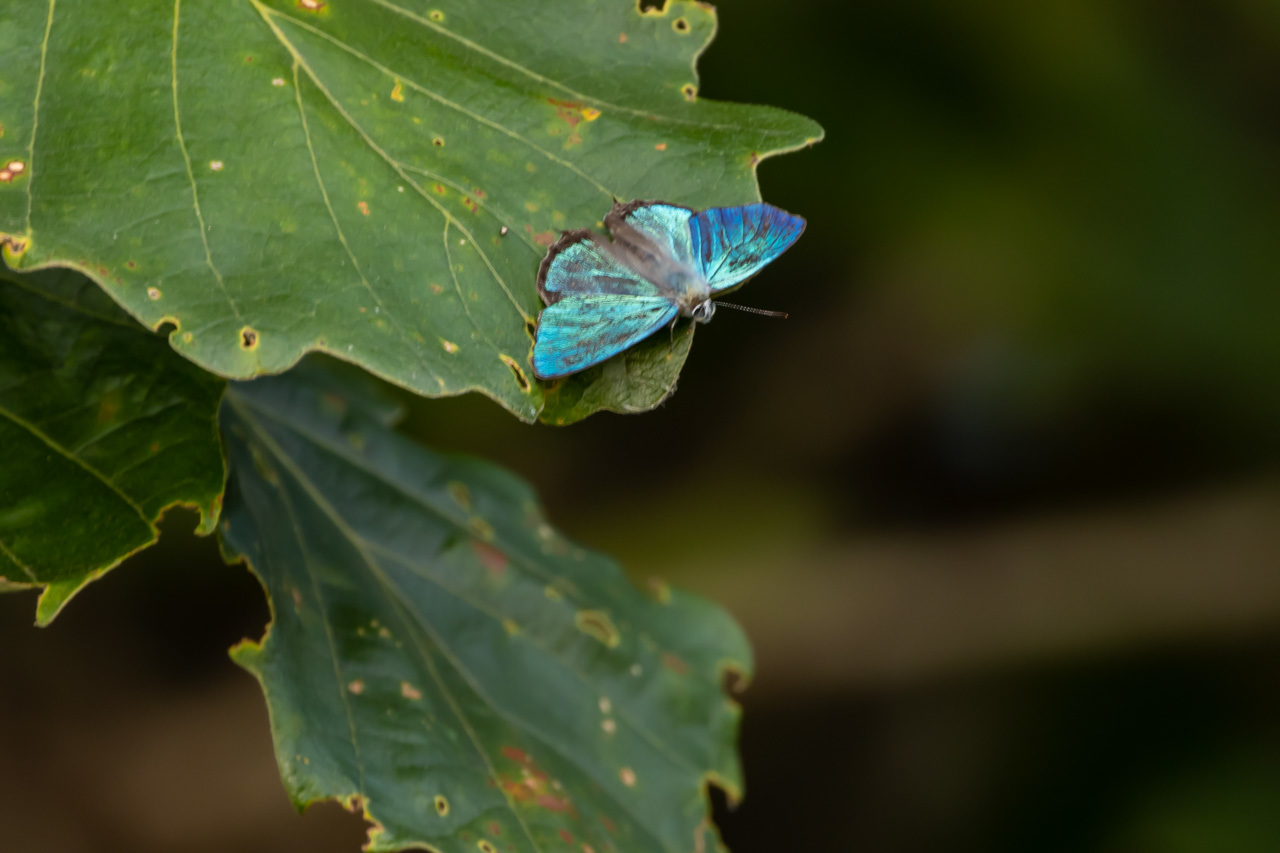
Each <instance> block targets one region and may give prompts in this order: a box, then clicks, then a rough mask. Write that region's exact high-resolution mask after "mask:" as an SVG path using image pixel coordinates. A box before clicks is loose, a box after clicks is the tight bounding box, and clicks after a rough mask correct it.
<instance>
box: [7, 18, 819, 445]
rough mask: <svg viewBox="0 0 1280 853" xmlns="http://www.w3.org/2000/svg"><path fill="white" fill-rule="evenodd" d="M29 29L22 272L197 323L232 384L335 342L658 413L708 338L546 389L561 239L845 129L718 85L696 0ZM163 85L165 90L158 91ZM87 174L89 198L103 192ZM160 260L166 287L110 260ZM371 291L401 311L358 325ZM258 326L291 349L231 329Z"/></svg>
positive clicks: (202, 341)
mask: <svg viewBox="0 0 1280 853" xmlns="http://www.w3.org/2000/svg"><path fill="white" fill-rule="evenodd" d="M356 10H358V13H356ZM29 23H30V22H29V21H26V20H25V15H24V13H23V7H22V5H21V4H16V5H15V4H8V5H7V6H3V7H2V8H0V31H4V32H10V33H12V34H14V37H13V38H14V42H13V44H12V45H10V46H9V47H11V48H12V49H11V50H9V51H8V53H7V58H8V59H11V62H10V63H9V64H8V65H7V66H6V81H9V84H10V85H9V87H8V88H5V89H3V90H0V110H5V109H13V110H18V111H19V114H23V115H31V113H30V112H26V111H30V110H31V109H32V105H33V103H34V101H35V98H34V96H35V94H36V88H37V86H39V88H40V90H41V92H42V96H43V97H44V98H45V99H46V100H48V99H56V100H57V102H58V103H57V108H56V109H47V110H46V109H41V110H40V111H39V133H38V134H37V133H36V128H35V127H34V122H28V121H27V120H26V119H22V120H21V121H22V122H23V123H21V124H11V123H9V122H8V121H6V123H7V124H9V125H10V127H9V130H8V131H7V133H6V136H5V137H4V143H5V144H6V145H8V144H9V143H11V142H12V143H13V144H14V145H15V146H16V147H15V149H14V151H15V152H17V151H23V150H30V151H31V152H32V155H31V156H29V157H28V156H24V155H18V154H16V153H12V154H11V153H9V152H4V153H3V154H0V191H3V192H8V191H11V190H16V189H17V185H18V184H22V185H24V187H25V189H27V190H29V198H26V197H24V198H23V199H22V200H21V204H19V205H17V206H16V207H13V208H12V210H10V208H6V207H5V205H3V204H0V234H3V235H8V236H5V237H2V238H0V239H2V240H3V241H4V242H5V244H6V248H5V256H6V257H7V258H9V259H10V260H11V261H12V262H13V263H16V264H21V265H26V266H28V267H35V266H49V265H58V264H67V265H76V266H78V267H80V268H83V269H85V270H89V271H91V274H92V277H93V278H94V279H95V280H96V281H97V282H98V284H99V285H100V286H102V287H104V288H106V289H108V290H109V291H110V293H111V296H112V298H113V299H115V300H116V301H117V302H118V303H120V304H121V305H123V306H125V308H126V309H127V310H128V311H129V312H131V313H132V314H133V315H134V316H135V317H137V318H138V319H139V320H140V321H141V322H142V323H143V324H144V325H146V326H148V327H150V328H155V327H156V326H157V324H158V323H159V322H161V320H162V318H163V317H170V318H172V319H173V321H174V323H175V324H176V325H178V326H180V327H181V328H182V329H184V330H192V335H191V337H190V338H189V339H188V338H187V337H186V336H185V335H186V334H187V332H184V333H182V335H183V336H182V337H180V338H178V339H177V340H175V341H174V342H175V343H177V344H179V345H181V348H182V351H183V355H184V356H186V357H188V358H189V359H191V360H193V361H195V362H196V363H197V364H200V365H202V366H203V367H205V368H206V369H209V370H211V371H213V372H215V373H218V374H220V375H224V376H230V377H239V378H245V377H249V376H254V375H259V374H261V373H264V372H266V373H270V372H278V371H282V370H285V369H287V368H288V367H290V366H291V365H292V364H294V363H295V362H296V361H297V359H298V358H299V357H300V356H302V355H303V354H304V353H306V352H307V351H309V350H312V349H317V348H321V349H324V350H327V351H329V352H332V353H335V354H338V355H340V356H341V357H343V358H345V359H348V360H350V361H354V362H356V363H358V364H360V365H362V366H364V367H366V368H368V369H370V370H372V371H373V372H375V373H377V374H378V375H381V376H384V377H386V378H388V379H390V380H391V381H393V382H395V383H397V384H399V385H402V386H404V387H406V388H409V389H411V390H413V391H415V392H417V393H420V394H424V395H429V396H437V395H451V394H459V393H463V392H467V391H479V392H481V393H484V394H487V395H488V396H490V397H492V398H494V399H495V400H497V401H498V402H499V403H501V404H502V405H504V406H506V407H507V408H508V409H510V410H511V411H512V412H513V413H515V414H516V415H518V416H519V417H521V418H523V419H525V420H534V419H536V418H542V419H543V420H546V421H548V422H553V423H556V422H565V423H567V422H571V421H573V420H577V419H579V418H581V417H585V416H586V415H588V414H590V413H591V412H593V411H598V410H601V409H607V410H613V411H641V410H644V409H647V408H651V407H653V406H654V405H656V404H657V403H658V402H660V401H661V400H662V399H663V398H664V397H665V396H666V395H667V394H668V393H670V391H671V389H672V388H673V387H674V385H675V380H676V377H677V375H678V373H679V370H680V368H681V365H682V363H683V358H684V353H685V352H686V351H687V348H684V349H677V350H675V351H669V350H663V349H662V348H659V347H639V348H636V349H634V350H633V351H632V352H631V353H630V354H629V355H628V357H627V358H626V359H624V360H623V361H622V362H621V363H620V364H619V365H618V366H617V367H614V368H611V369H608V370H601V371H598V372H584V373H583V374H581V375H578V376H575V377H574V378H573V379H571V380H568V381H567V382H566V383H565V385H566V386H567V387H563V388H559V389H557V390H556V392H555V393H554V394H552V395H550V397H549V396H548V394H547V393H546V389H544V388H542V387H541V386H540V385H538V383H535V382H532V381H531V379H532V365H531V363H530V361H529V354H528V342H527V335H526V333H525V323H526V322H527V320H528V319H529V318H531V317H534V316H536V314H537V312H538V310H539V308H540V306H539V300H538V296H537V293H536V289H535V285H534V272H535V271H536V269H537V265H538V262H539V260H540V258H541V256H542V254H544V252H545V248H546V247H547V246H549V245H551V244H552V243H553V242H554V241H555V239H556V236H557V234H558V232H559V231H560V230H562V229H565V228H570V227H574V226H575V225H579V224H580V225H591V224H592V223H594V222H596V221H597V220H598V217H599V211H600V209H601V207H602V205H607V204H608V203H609V201H610V200H611V199H612V198H613V197H615V196H617V197H628V198H655V197H661V198H669V199H671V200H673V201H675V202H677V203H680V204H688V205H691V206H694V207H698V208H705V207H708V206H713V205H737V204H743V203H747V202H751V201H754V200H756V199H757V198H758V190H757V185H756V180H755V174H754V169H753V167H752V165H751V163H750V162H749V153H750V152H758V153H759V155H760V156H761V157H764V156H768V155H770V154H775V153H779V152H783V151H788V150H793V149H795V148H797V147H800V146H802V145H805V144H808V143H810V142H812V141H814V140H816V139H817V138H818V137H819V136H820V135H821V131H820V129H818V128H817V126H816V125H814V124H813V123H812V122H810V121H808V120H806V119H803V118H801V117H799V116H795V115H793V114H790V113H786V112H784V111H782V110H778V109H772V108H767V107H754V106H741V105H729V104H720V103H716V102H713V101H708V100H706V99H704V98H701V97H698V96H697V86H698V81H697V78H696V75H695V74H693V73H692V72H691V68H692V66H693V64H694V61H695V60H696V57H697V55H698V54H699V53H700V52H701V51H702V50H703V49H704V48H705V47H706V45H707V42H708V41H709V40H710V38H711V35H712V33H713V31H714V28H715V13H714V11H713V10H711V8H710V7H709V6H707V5H706V4H702V3H697V2H693V0H670V2H667V3H665V4H662V5H661V6H660V7H658V8H652V7H643V8H642V7H641V6H640V5H639V4H637V3H636V2H634V0H597V2H593V3H582V2H581V0H542V2H539V3H538V4H536V6H532V5H530V4H528V3H527V2H525V0H488V2H486V3H484V4H479V3H473V4H454V5H449V6H446V7H442V8H434V7H430V6H428V7H425V8H423V7H406V6H404V5H403V4H395V3H389V2H381V0H379V2H371V3H363V4H359V5H358V6H357V5H356V4H346V3H333V2H325V0H254V1H253V2H251V3H248V4H222V3H215V4H198V3H186V4H180V5H179V6H176V7H172V8H166V9H158V8H157V9H150V10H147V9H144V10H141V11H140V12H139V13H138V16H134V17H132V18H128V17H121V16H120V15H118V14H117V13H114V12H113V10H112V8H111V7H110V5H109V4H98V5H93V4H91V5H89V6H87V7H86V8H84V9H81V10H78V11H77V14H76V15H66V16H56V15H55V16H54V20H53V21H52V23H51V24H50V25H49V26H48V27H44V28H42V27H31V26H29ZM47 23H48V22H47ZM46 31H47V32H46ZM392 32H394V33H396V38H395V39H392V40H388V39H387V38H386V37H385V35H386V34H387V33H392ZM46 34H47V36H48V37H47V38H45V36H46ZM86 56H91V57H93V59H94V62H93V63H92V65H91V67H86V65H85V61H86V60H85V57H86ZM602 68H607V69H608V70H609V73H608V74H601V73H600V70H601V69H602ZM157 74H163V75H164V76H165V77H166V79H167V81H168V83H169V89H171V91H170V92H166V94H167V95H169V97H167V98H152V97H150V95H149V93H151V92H153V90H154V81H155V78H156V75H157ZM210 81H217V82H216V84H211V83H210ZM6 93H8V94H6ZM122 98H123V99H125V100H128V101H129V102H130V103H131V104H133V105H134V108H133V109H131V110H129V111H123V112H122V111H120V110H119V109H117V107H116V106H115V105H117V104H118V103H119V101H120V99H122ZM6 119H8V116H7V115H6ZM86 126H90V127H94V128H98V129H99V131H98V132H96V133H95V134H94V136H93V138H91V139H84V140H82V141H83V142H84V143H85V144H82V145H74V146H68V145H59V144H56V141H57V140H65V139H69V138H77V135H78V134H81V132H82V128H83V127H86ZM105 140H110V144H109V145H108V144H106V143H105ZM676 151H679V152H681V156H680V157H673V156H671V154H672V153H673V152H676ZM33 163H37V164H39V168H38V170H36V171H38V172H39V174H40V180H37V181H34V182H31V181H30V180H29V179H30V177H31V173H32V171H33V165H32V164H33ZM86 174H91V175H94V176H95V183H94V191H93V192H92V193H82V192H79V189H80V187H79V185H78V183H77V182H78V181H79V180H80V177H78V176H83V175H86ZM138 175H150V176H153V179H149V180H147V181H144V182H142V183H141V184H139V183H138V181H137V176H138ZM478 188H483V194H481V192H480V191H479V189H478ZM35 232H39V234H40V240H39V242H38V244H35V245H32V244H31V243H30V242H29V241H28V235H29V234H31V233H35ZM503 234H505V235H506V239H502V240H496V239H495V238H494V236H493V235H499V236H501V235H503ZM15 235H21V236H20V237H19V236H15ZM135 259H137V260H144V261H145V264H146V267H147V278H146V280H145V281H140V282H124V281H120V280H119V279H118V277H117V276H116V275H114V274H113V273H112V271H114V270H122V269H125V263H126V261H129V260H135ZM135 285H141V286H135ZM150 287H157V288H161V289H163V291H164V301H163V307H161V306H160V305H159V304H157V302H156V300H154V299H152V298H150V297H149V295H148V293H149V291H148V289H149V288H150ZM436 287H439V288H441V291H440V292H439V293H437V292H436V290H435V288H436ZM437 297H438V298H437ZM371 302H372V304H377V305H380V306H382V311H381V313H380V314H378V315H377V316H376V317H368V316H367V315H366V317H362V318H358V319H359V320H360V321H357V319H356V314H357V313H358V308H359V307H360V306H361V305H369V304H371ZM246 325H247V326H250V327H251V328H253V329H254V330H256V332H257V334H258V335H259V337H260V338H261V336H264V335H265V336H267V340H268V341H269V342H270V346H260V347H259V348H257V349H256V350H253V351H250V349H251V348H249V347H246V346H244V344H243V341H241V340H236V338H235V337H233V336H232V335H228V334H225V333H224V332H225V330H226V329H240V328H242V327H243V326H246ZM203 330H211V331H209V332H208V333H204V332H203ZM440 340H445V341H452V342H456V344H458V345H459V346H460V347H461V350H460V351H457V352H448V351H444V350H441V349H440V347H439V346H438V345H437V344H436V342H437V341H440ZM321 342H323V343H321ZM503 354H506V355H508V356H509V357H510V358H512V359H514V360H515V361H516V362H518V367H519V373H516V372H515V371H514V370H513V369H512V368H511V367H510V365H508V364H506V363H505V361H504V359H502V358H501V356H502V355H503ZM669 356H670V357H669ZM521 373H522V374H523V375H524V376H525V378H526V380H529V382H528V387H526V386H525V384H524V383H522V382H520V381H519V375H520V374H521ZM513 377H514V378H515V380H516V381H512V380H513Z"/></svg>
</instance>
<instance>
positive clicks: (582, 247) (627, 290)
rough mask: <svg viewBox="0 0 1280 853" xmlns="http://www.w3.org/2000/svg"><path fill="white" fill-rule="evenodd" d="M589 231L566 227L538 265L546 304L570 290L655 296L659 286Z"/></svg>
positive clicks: (539, 282)
mask: <svg viewBox="0 0 1280 853" xmlns="http://www.w3.org/2000/svg"><path fill="white" fill-rule="evenodd" d="M607 246H608V244H607V243H605V242H604V241H603V238H601V237H598V236H596V235H594V234H592V233H591V232H590V231H566V232H565V233H564V234H563V235H562V236H561V237H560V239H559V240H557V241H556V243H555V245H553V246H552V247H551V248H550V249H549V250H548V251H547V254H546V257H544V258H543V259H542V264H541V265H540V266H539V267H538V293H539V294H541V296H542V301H543V302H545V303H546V304H547V305H552V304H555V303H556V302H559V301H560V300H561V299H563V298H564V297H565V296H568V295H569V294H573V293H579V294H585V293H614V294H631V295H634V296H656V295H657V294H658V288H657V286H656V285H654V284H653V283H652V282H650V281H648V280H647V279H645V278H644V277H643V276H641V275H640V274H638V273H637V272H636V271H635V270H633V269H631V268H630V267H628V266H627V265H626V264H625V263H624V262H623V261H622V260H621V259H620V258H619V257H618V256H617V254H616V253H614V252H612V251H610V250H609V249H608V248H607Z"/></svg>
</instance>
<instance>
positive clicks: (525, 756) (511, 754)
mask: <svg viewBox="0 0 1280 853" xmlns="http://www.w3.org/2000/svg"><path fill="white" fill-rule="evenodd" d="M502 754H503V755H505V756H506V757H507V758H510V759H511V760H512V761H519V762H520V763H521V764H525V763H528V761H529V753H527V752H525V751H524V750H523V749H520V747H518V746H504V747H503V748H502Z"/></svg>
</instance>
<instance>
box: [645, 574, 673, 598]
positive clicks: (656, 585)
mask: <svg viewBox="0 0 1280 853" xmlns="http://www.w3.org/2000/svg"><path fill="white" fill-rule="evenodd" d="M647 586H648V589H649V594H650V595H651V596H653V600H654V601H656V602H658V603H659V604H670V603H671V585H670V584H668V583H667V582H666V581H664V580H663V579H662V578H649V582H648V584H647Z"/></svg>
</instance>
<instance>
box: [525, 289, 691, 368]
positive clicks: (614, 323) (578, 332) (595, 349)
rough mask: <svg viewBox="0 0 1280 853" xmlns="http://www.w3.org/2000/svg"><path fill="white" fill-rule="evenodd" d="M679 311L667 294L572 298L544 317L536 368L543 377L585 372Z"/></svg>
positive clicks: (535, 347)
mask: <svg viewBox="0 0 1280 853" xmlns="http://www.w3.org/2000/svg"><path fill="white" fill-rule="evenodd" d="M679 311H680V309H679V307H678V306H677V305H676V303H675V301H674V300H672V299H670V298H668V297H665V296H633V295H628V294H617V293H587V294H581V295H578V294H575V295H573V296H566V297H564V298H562V299H560V300H558V301H556V302H555V303H553V304H551V305H548V306H547V307H546V308H545V309H544V310H543V312H542V315H541V316H540V317H538V331H537V335H536V336H535V339H534V343H533V372H534V374H535V375H536V376H537V377H538V378H539V379H555V378H557V377H560V376H567V375H569V374H570V373H577V372H578V371H579V370H585V369H586V368H588V367H591V366H592V365H594V364H599V363H600V362H602V361H604V360H605V359H606V358H609V357H610V356H613V355H617V354H618V353H620V352H622V351H623V350H625V349H627V348H628V347H631V346H634V345H635V344H637V343H639V342H640V341H642V340H644V339H645V338H647V337H649V335H651V334H653V333H654V332H656V331H657V330H658V329H660V328H662V327H663V326H665V325H666V324H668V323H670V322H671V321H672V320H674V319H675V318H676V315H677V314H678V313H679Z"/></svg>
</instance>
